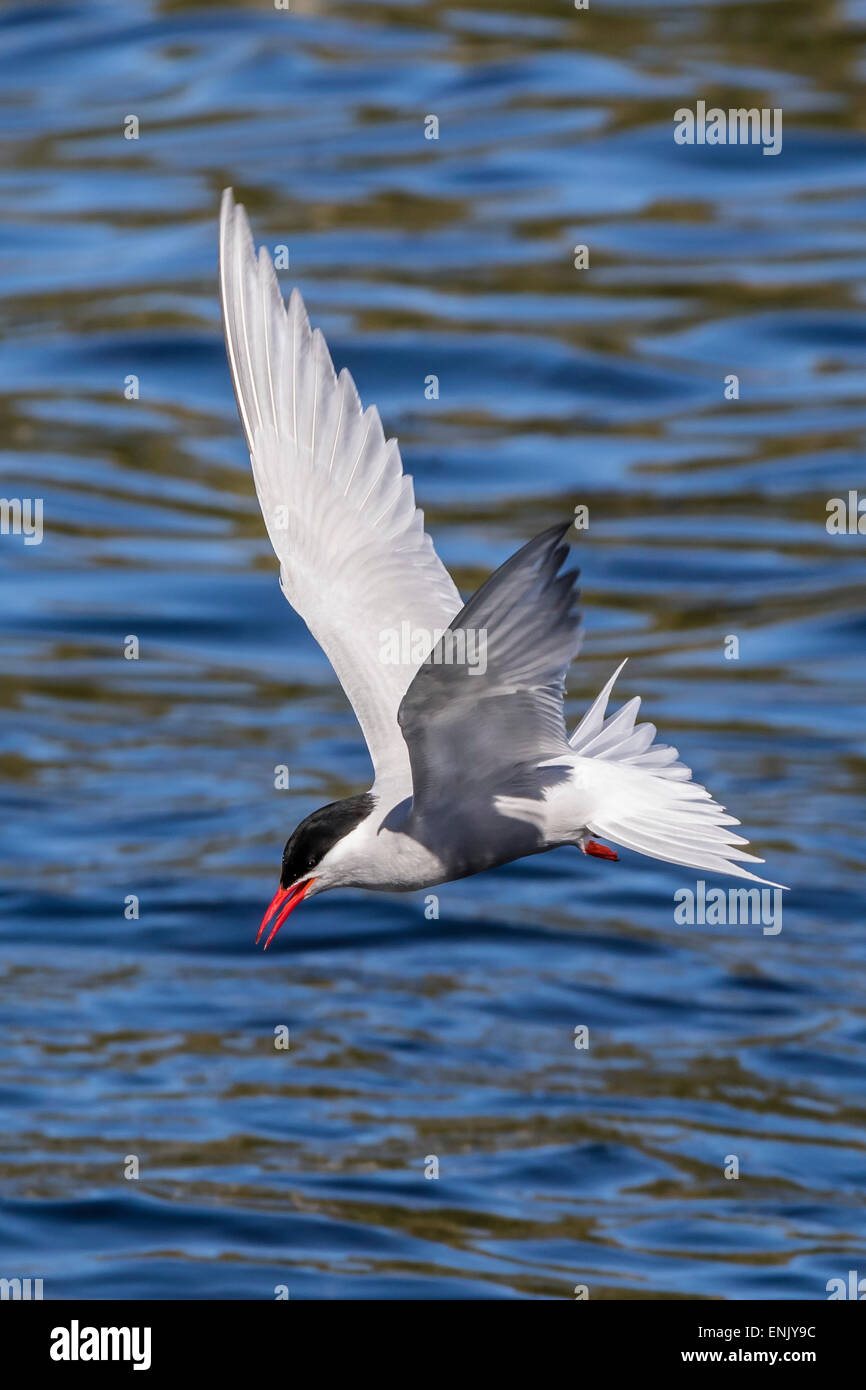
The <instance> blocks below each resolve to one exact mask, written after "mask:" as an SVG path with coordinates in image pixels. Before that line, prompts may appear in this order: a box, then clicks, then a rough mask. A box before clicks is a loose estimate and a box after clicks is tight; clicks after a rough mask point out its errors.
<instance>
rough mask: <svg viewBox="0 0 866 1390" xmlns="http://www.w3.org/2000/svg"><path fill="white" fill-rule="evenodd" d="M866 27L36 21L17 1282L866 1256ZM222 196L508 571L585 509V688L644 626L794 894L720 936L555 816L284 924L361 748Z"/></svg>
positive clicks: (713, 1276)
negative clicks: (860, 516) (258, 419)
mask: <svg viewBox="0 0 866 1390" xmlns="http://www.w3.org/2000/svg"><path fill="white" fill-rule="evenodd" d="M864 26H866V7H864V5H863V4H862V3H858V2H857V0H854V2H852V3H850V4H847V5H845V4H834V3H827V4H824V5H822V6H815V5H813V4H806V3H802V0H800V2H799V3H798V0H788V2H787V3H785V4H781V3H763V4H761V3H754V2H753V3H749V4H748V5H745V4H742V5H741V4H722V3H720V4H702V5H698V4H694V3H689V4H685V3H682V4H668V5H652V6H650V5H648V4H646V3H640V0H635V2H634V3H631V4H629V3H617V2H616V0H609V2H608V3H605V4H596V3H595V0H593V3H592V8H591V10H590V11H588V12H582V13H579V12H576V11H574V10H573V9H572V8H571V7H570V5H569V4H568V3H566V0H535V3H534V4H533V5H532V7H528V6H526V5H525V4H523V3H518V0H496V3H492V0H470V3H468V4H466V5H463V6H458V7H450V6H449V5H447V4H445V3H442V2H441V0H416V3H403V4H397V3H394V4H390V5H385V4H383V5H379V4H371V3H365V4H358V3H351V4H350V3H348V0H347V2H346V3H342V4H341V3H331V0H321V3H320V0H296V3H295V4H294V6H293V10H292V12H291V13H288V14H287V13H281V12H277V11H273V12H272V11H271V10H269V9H268V8H267V6H263V5H258V4H250V5H248V6H243V5H237V6H234V7H224V8H213V7H211V6H203V5H200V4H199V5H193V4H182V3H165V4H163V5H147V4H141V3H135V2H132V3H125V4H123V5H117V4H116V3H105V4H103V3H81V4H74V5H70V6H51V7H48V6H44V7H43V6H31V5H27V6H21V7H17V8H16V7H11V8H9V7H7V8H5V9H4V10H3V12H2V15H0V92H2V104H0V120H2V126H3V129H4V131H5V134H6V136H7V139H6V142H5V145H4V148H3V151H2V155H0V160H2V164H0V190H2V221H0V283H2V290H3V303H2V320H0V381H2V396H0V409H2V425H3V431H2V438H3V465H4V478H3V484H2V487H3V492H4V495H5V496H7V497H18V496H22V497H37V496H38V497H42V498H43V499H44V517H45V536H44V540H43V543H42V544H41V545H38V546H37V545H32V546H26V545H24V543H23V538H22V537H20V536H3V537H2V538H0V566H2V578H3V615H4V622H5V629H4V634H3V648H2V649H3V662H2V670H0V700H2V708H3V714H4V719H3V724H2V758H0V770H2V780H0V793H2V801H3V816H2V822H3V824H2V846H0V862H2V867H3V869H4V874H3V884H4V886H3V898H4V906H5V915H4V925H3V928H2V931H3V965H2V976H0V978H2V990H0V1007H2V1024H3V1045H2V1052H0V1109H2V1114H0V1132H2V1142H0V1186H2V1193H3V1210H2V1226H0V1266H2V1267H0V1275H2V1276H6V1277H11V1276H14V1275H21V1276H23V1275H27V1274H29V1275H31V1276H34V1277H42V1278H43V1279H44V1281H45V1295H46V1297H59V1296H83V1297H94V1298H104V1297H117V1296H121V1297H127V1298H133V1297H160V1298H220V1297H224V1298H225V1297H227V1298H256V1299H261V1298H272V1297H273V1296H274V1288H275V1286H276V1285H280V1284H284V1285H287V1286H288V1288H289V1290H290V1292H291V1296H292V1297H293V1298H294V1297H312V1298H331V1297H339V1298H352V1297H357V1296H361V1297H368V1298H369V1297H374V1298H391V1297H398V1298H413V1297H417V1298H440V1297H451V1298H455V1297H457V1298H464V1297H465V1298H477V1297H482V1298H490V1297H520V1298H525V1297H553V1298H570V1297H572V1290H573V1288H574V1285H575V1284H578V1283H583V1284H586V1285H587V1286H588V1288H589V1291H590V1297H592V1298H599V1297H627V1298H631V1297H653V1298H658V1297H674V1296H678V1297H682V1296H687V1297H708V1298H719V1297H722V1298H737V1297H740V1298H743V1297H746V1298H768V1297H773V1296H780V1297H783V1298H791V1299H800V1298H823V1297H825V1284H826V1281H827V1280H828V1279H829V1278H832V1277H836V1276H844V1275H845V1274H846V1272H847V1270H848V1269H849V1268H859V1270H860V1273H861V1274H866V1250H864V1229H866V1222H864V1206H866V1163H864V1158H866V1154H864V1120H866V1091H864V1081H866V1060H864V1044H866V985H864V970H866V941H864V927H863V917H862V911H861V906H860V904H861V896H860V893H859V891H858V890H859V888H860V876H861V874H862V869H863V858H864V856H863V837H862V829H861V828H860V827H861V826H862V811H861V800H860V796H859V795H858V793H860V792H861V791H862V782H863V757H864V739H863V724H862V707H863V702H864V694H866V691H864V666H863V660H862V651H863V635H864V618H863V611H864V610H863V599H864V593H863V590H864V560H863V546H864V540H863V538H862V537H857V536H851V535H843V536H835V535H829V534H828V532H827V530H826V527H825V519H826V503H827V499H828V498H830V497H834V496H847V492H848V490H849V489H852V488H855V489H856V488H857V487H858V485H860V484H862V482H863V465H862V438H863V426H864V404H863V388H862V381H863V368H864V362H866V326H864V325H866V320H864V315H863V284H864V269H866V251H864V245H866V241H864V233H866V160H864V154H866V141H864V135H863V125H864V119H866V112H864V104H863V95H862V76H863V71H864V47H863V38H864ZM701 98H703V99H706V100H707V101H708V102H709V103H713V102H716V103H718V104H719V105H722V106H724V107H727V106H729V105H757V106H769V107H782V108H783V110H784V120H785V125H784V148H783V152H782V154H781V155H780V156H778V157H777V158H766V157H762V156H761V153H760V150H758V149H753V148H742V147H740V148H710V147H706V146H704V147H699V146H694V147H677V146H676V145H675V144H674V142H673V139H672V115H673V111H674V110H675V109H676V108H678V107H680V106H682V105H691V106H693V105H694V103H695V102H696V101H697V100H698V99H701ZM129 115H137V116H138V118H139V122H140V138H139V139H138V140H137V141H134V140H126V139H124V138H123V127H124V121H125V119H126V118H127V117H128V116H129ZM429 115H437V116H438V118H439V122H440V132H439V139H438V141H433V140H425V138H424V122H425V117H427V116H429ZM227 184H232V185H234V186H235V188H236V189H237V191H238V194H239V196H240V197H242V198H243V199H244V201H245V202H246V203H247V205H248V207H249V209H250V213H251V217H252V220H253V223H254V226H255V230H256V233H257V236H258V237H259V238H260V239H261V240H263V241H264V242H265V243H266V244H267V245H268V246H270V247H271V248H273V247H274V246H278V245H285V246H287V247H288V248H289V251H290V257H291V268H290V270H289V271H287V272H283V280H284V283H285V285H286V287H288V286H289V284H290V283H292V282H293V281H297V282H298V283H299V284H300V285H301V287H302V289H303V291H304V294H305V297H306V299H307V303H308V306H309V308H310V312H311V314H312V316H313V319H314V321H315V322H317V323H318V324H320V325H321V326H322V327H323V329H324V330H325V332H326V334H327V336H328V339H329V342H330V345H331V349H332V352H333V355H334V357H335V359H336V361H337V363H338V365H347V366H348V367H349V368H350V369H351V371H352V372H353V373H354V374H355V377H356V380H357V382H358V384H359V388H360V390H361V393H362V396H363V397H364V399H365V400H367V401H375V402H376V403H377V404H378V405H379V407H380V410H381V413H382V416H383V419H384V421H385V424H386V428H387V430H388V431H389V432H390V433H396V434H398V435H399V437H400V440H401V443H402V447H403V455H404V459H405V461H406V465H407V467H408V468H409V469H410V470H411V471H412V472H413V473H414V475H415V478H416V487H417V492H418V496H419V500H420V502H421V504H422V505H423V506H424V507H425V510H426V514H427V518H428V525H429V527H430V529H431V531H432V532H433V534H434V536H435V539H436V542H437V546H438V548H439V550H440V553H441V554H442V556H443V558H444V560H445V562H446V563H447V564H448V565H449V566H450V567H451V568H452V570H453V572H454V574H455V577H456V578H457V581H458V583H459V585H460V586H461V588H462V589H463V590H464V591H467V590H469V589H471V588H472V587H473V586H474V585H475V584H476V583H477V582H479V581H480V580H481V579H482V578H483V577H484V575H485V574H486V573H487V572H488V570H489V568H490V567H492V566H493V565H495V564H497V563H499V562H500V561H501V560H503V559H504V558H505V557H506V556H507V555H508V554H509V553H510V552H511V551H512V550H514V549H515V548H516V547H517V546H518V545H519V544H520V543H522V542H523V541H524V540H525V539H527V538H528V537H529V536H530V535H532V534H533V533H535V532H536V531H538V530H540V529H542V528H543V527H544V526H546V525H549V524H552V523H553V522H554V521H556V520H558V519H560V518H561V517H563V516H567V515H568V514H569V513H570V512H571V511H572V510H573V508H574V507H575V505H577V504H581V503H582V504H584V505H586V506H588V507H589V513H590V526H589V529H588V530H587V531H586V532H585V536H584V540H583V543H582V545H581V547H580V549H581V555H580V560H581V564H582V569H583V580H584V596H585V604H586V620H587V637H586V642H585V646H584V651H583V654H582V656H581V657H580V659H579V661H578V662H577V663H576V665H575V667H574V669H573V672H572V676H571V681H570V693H569V722H570V723H572V722H574V721H575V720H576V719H577V718H578V716H579V714H580V712H581V711H582V709H583V708H584V707H585V704H586V701H587V699H588V698H589V697H590V696H591V695H592V694H594V693H595V691H596V689H597V688H598V687H599V686H600V685H601V683H602V682H603V680H604V679H605V678H606V676H607V675H608V674H609V673H610V671H611V670H612V668H613V666H614V664H615V663H616V662H618V661H619V659H620V658H621V657H622V656H625V655H630V656H631V658H632V659H631V661H630V663H629V665H628V667H627V668H626V670H625V672H624V673H623V676H622V678H621V681H620V693H621V695H622V696H632V695H634V694H638V693H639V694H641V695H642V696H643V697H644V700H645V710H646V713H647V715H648V717H649V718H651V719H652V720H653V721H654V722H657V723H658V724H659V726H660V728H661V729H662V731H663V733H664V735H665V738H666V739H669V740H670V741H672V742H675V743H676V744H677V745H678V746H679V747H680V749H681V751H682V753H683V756H684V757H685V759H686V761H688V762H689V764H690V765H691V766H693V767H694V768H695V769H696V770H697V771H698V772H699V774H700V776H701V777H702V778H703V779H705V780H706V781H707V782H708V784H709V785H710V787H711V788H712V789H713V790H714V791H715V793H716V795H717V796H718V797H719V798H720V799H721V800H722V801H723V802H726V803H728V804H729V805H730V807H731V808H732V809H733V811H734V813H735V814H736V815H738V816H739V817H740V818H741V819H742V821H743V823H744V827H745V829H746V832H747V833H748V834H749V835H750V837H753V838H754V840H755V843H756V846H757V849H758V852H759V853H762V854H764V855H765V856H766V858H767V860H768V865H769V869H770V877H771V878H777V879H779V880H781V881H782V882H785V883H788V884H790V885H791V886H792V889H791V892H790V894H789V895H788V897H787V898H786V901H785V917H784V928H783V931H782V932H781V934H779V935H777V936H766V935H764V934H763V933H762V931H761V928H760V926H749V925H745V926H737V925H730V926H715V927H711V926H703V927H698V926H696V927H687V926H679V925H677V924H676V923H675V921H674V915H673V895H674V893H675V892H676V891H677V890H678V889H680V888H683V887H688V886H690V885H691V886H692V887H693V886H694V881H695V880H694V875H689V873H688V871H686V870H677V869H675V868H672V867H668V866H665V865H661V864H656V863H652V862H650V861H647V860H643V859H639V858H638V857H637V856H635V855H632V854H629V853H627V852H626V853H623V854H622V857H621V862H620V863H619V864H616V865H613V864H608V863H603V862H590V861H589V860H585V859H583V858H582V857H580V856H579V855H577V854H575V853H574V852H573V851H568V850H561V851H558V852H556V853H554V854H550V855H546V856H542V857H539V858H535V859H531V860H529V861H526V862H524V863H521V864H518V865H512V866H509V867H507V868H505V869H502V870H499V871H497V872H494V873H489V874H486V875H483V876H481V877H479V878H477V879H467V880H464V881H461V882H459V883H456V884H454V885H451V886H447V887H444V888H442V889H441V890H439V899H440V915H439V919H438V920H427V918H426V917H425V901H424V895H422V894H416V895H409V896H407V897H403V898H401V897H386V896H383V897H381V898H378V897H373V896H364V895H362V894H354V893H343V894H334V895H331V896H327V897H325V898H321V899H318V900H317V901H316V902H315V903H314V904H311V905H310V906H309V907H308V908H304V909H302V910H301V911H300V912H298V913H297V914H296V915H295V916H294V917H293V918H292V919H291V928H292V929H291V930H289V929H288V928H287V929H285V930H284V931H283V932H282V933H281V935H280V937H279V939H278V941H277V942H276V943H275V946H274V947H273V948H272V949H271V951H270V952H269V953H268V955H267V956H266V957H263V956H262V955H261V953H260V952H259V951H256V950H255V949H254V948H253V945H252V938H253V935H254V932H255V928H256V926H257V924H258V920H259V917H260V915H261V911H262V909H263V907H264V904H265V902H266V901H267V900H268V898H269V897H270V896H271V894H272V892H273V890H274V887H275V884H276V877H277V872H278V865H279V857H280V852H281V849H282V845H283V842H284V840H285V838H286V836H287V834H288V833H289V831H290V830H291V829H292V827H293V826H294V824H295V823H296V822H297V821H298V820H299V819H300V818H301V817H302V816H303V815H305V814H306V813H307V812H308V811H309V810H311V809H312V808H313V807H315V806H316V805H319V804H321V803H322V802H324V801H327V800H331V799H333V798H334V797H336V796H340V795H346V794H349V793H350V792H352V791H355V790H359V789H362V788H363V787H365V786H366V785H367V777H368V767H367V759H366V754H365V751H364V748H363V744H362V742H361V739H360V736H359V733H358V730H357V727H356V725H355V722H354V719H353V716H352V714H351V711H350V710H349V709H348V707H347V705H346V703H345V701H344V699H343V697H342V695H341V692H340V690H339V688H338V686H337V685H336V682H335V680H334V679H333V678H332V676H331V673H330V670H329V668H328V666H327V664H326V662H325V660H324V658H323V656H322V655H321V653H320V652H319V650H318V648H317V647H316V646H315V644H314V643H313V641H312V639H311V638H310V637H309V636H308V635H307V633H306V631H305V629H304V628H303V625H302V624H301V622H300V621H299V620H298V619H297V618H296V617H295V615H294V614H293V613H292V612H291V611H290V610H289V609H288V607H287V605H286V604H285V603H284V601H283V599H282V597H281V596H280V593H279V590H278V587H277V583H276V578H275V572H274V563H273V559H272V556H271V553H270V550H269V547H268V544H267V541H266V538H265V536H264V532H263V528H262V525H261V521H260V517H259V514H258V510H257V506H256V503H255V499H254V494H253V488H252V483H251V478H250V474H249V467H248V462H247V460H246V457H245V451H244V446H243V443H242V439H241V433H240V428H239V425H238V420H237V416H236V412H235V406H234V401H233V397H232V393H231V388H230V383H229V379H228V374H227V369H226V365H225V358H224V352H223V346H222V339H221V331H220V323H219V314H218V305H217V297H216V288H215V248H216V239H215V238H216V228H215V219H216V215H217V208H218V200H219V194H220V191H221V189H222V188H223V187H224V186H225V185H227ZM580 243H585V244H586V245H588V246H589V248H590V267H589V269H588V270H583V271H578V270H575V268H574V265H573V257H574V252H573V248H574V246H575V245H577V244H580ZM731 373H734V374H736V375H737V376H738V377H739V381H740V398H739V400H736V401H731V400H726V399H725V397H724V382H725V378H726V376H728V375H729V374H731ZM430 374H435V375H437V376H438V377H439V380H440V396H439V399H438V400H432V401H431V400H427V399H425V392H424V384H425V378H426V377H427V376H428V375H430ZM130 375H135V376H136V377H138V379H139V382H140V398H139V399H138V400H137V401H136V400H127V399H125V397H124V384H125V381H126V379H127V378H128V377H129V376H130ZM130 635H136V636H137V637H138V638H139V641H140V659H139V660H138V661H127V660H125V659H124V656H123V651H124V642H125V639H126V638H127V637H129V636H130ZM730 636H737V637H738V638H739V659H738V660H726V659H725V655H724V652H725V643H726V639H727V638H728V637H730ZM281 763H285V764H287V765H288V766H289V768H290V770H291V789H290V790H287V791H277V790H275V788H274V768H275V766H276V765H277V764H281ZM710 882H711V883H717V882H718V883H722V882H724V881H722V880H713V879H712V878H710ZM129 894H135V895H137V896H138V897H139V899H140V917H139V919H138V920H127V919H126V918H125V916H124V902H125V900H126V898H127V895H129ZM580 1025H585V1026H587V1027H588V1028H589V1036H590V1047H589V1049H588V1050H578V1049H576V1048H575V1046H574V1029H575V1027H578V1026H580ZM281 1026H285V1027H287V1028H288V1029H289V1030H290V1035H291V1047H290V1049H289V1050H283V1051H280V1050H277V1049H275V1046H274V1038H275V1029H279V1028H280V1027H281ZM132 1155H134V1156H137V1157H138V1159H139V1161H140V1177H139V1179H138V1180H137V1181H136V1180H129V1179H127V1178H126V1177H125V1176H124V1172H125V1167H127V1166H128V1164H127V1158H128V1156H132ZM729 1155H735V1156H737V1157H738V1159H739V1163H740V1177H739V1179H738V1180H737V1181H733V1180H729V1179H727V1178H726V1177H725V1176H724V1169H725V1164H726V1161H727V1158H728V1156H729ZM428 1156H436V1157H437V1158H438V1161H439V1178H438V1180H428V1179H426V1178H425V1176H424V1173H425V1160H426V1159H427V1157H428Z"/></svg>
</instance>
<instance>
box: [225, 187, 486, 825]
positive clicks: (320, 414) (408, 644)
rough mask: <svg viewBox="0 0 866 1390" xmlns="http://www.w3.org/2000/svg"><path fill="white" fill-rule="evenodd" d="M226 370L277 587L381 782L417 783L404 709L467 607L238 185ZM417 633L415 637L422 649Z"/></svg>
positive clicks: (397, 787) (390, 451) (229, 222)
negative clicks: (258, 236) (316, 649)
mask: <svg viewBox="0 0 866 1390" xmlns="http://www.w3.org/2000/svg"><path fill="white" fill-rule="evenodd" d="M220 292H221V297H222V308H223V322H224V327H225V336H226V349H227V352H228V359H229V366H230V368H231V373H232V379H233V381H234V387H235V394H236V396H237V402H238V410H239V412H240V417H241V422H242V424H243V427H244V433H245V434H246V437H247V444H248V446H249V450H250V460H251V462H252V466H253V476H254V478H255V484H256V492H257V494H258V499H259V505H260V507H261V509H262V516H263V517H264V521H265V526H266V527H267V530H268V535H269V537H270V540H271V544H272V546H273V547H274V551H275V552H276V555H277V558H278V559H279V561H280V583H281V585H282V589H283V593H284V594H285V596H286V598H287V599H288V601H289V603H290V604H291V605H292V607H293V608H294V609H296V611H297V612H298V613H299V614H300V616H301V617H302V618H303V619H304V622H305V623H306V624H307V627H308V628H309V629H310V632H311V633H312V634H313V636H314V637H315V639H316V641H317V642H318V643H319V645H320V647H321V648H322V650H323V651H324V652H325V654H326V656H327V657H328V659H329V660H330V662H331V665H332V666H333V668H334V670H335V671H336V673H337V677H338V679H339V681H340V684H341V685H342V687H343V689H344V691H345V692H346V694H347V696H348V697H349V699H350V700H351V702H352V706H353V708H354V710H355V714H356V715H357V717H358V722H359V724H360V725H361V729H362V730H363V733H364V737H365V739H366V740H367V747H368V748H369V750H370V756H371V758H372V760H373V767H374V770H375V788H376V790H377V791H378V792H380V793H381V792H382V791H383V788H384V786H385V785H386V784H387V786H388V789H389V792H393V794H394V797H395V799H400V797H401V796H404V795H405V796H409V795H411V791H412V782H411V774H410V770H409V758H408V754H407V751H406V745H405V743H404V740H403V735H402V733H401V731H400V728H399V725H398V723H397V709H398V706H399V704H400V701H401V699H402V697H403V695H404V693H405V691H406V689H407V688H408V686H409V683H410V681H411V679H412V677H413V675H414V674H415V671H416V670H417V668H418V665H419V664H420V661H421V660H422V659H423V657H424V656H425V655H426V648H424V649H422V644H423V639H424V635H425V634H429V636H430V642H428V643H427V647H429V645H430V644H431V642H432V639H433V638H434V637H435V635H436V634H437V631H438V630H441V629H443V628H446V627H447V626H448V624H449V623H450V621H451V619H452V618H453V617H454V614H455V613H457V612H458V611H459V609H460V608H461V606H462V604H461V599H460V595H459V594H458V592H457V590H456V588H455V587H454V584H453V581H452V580H451V577H450V575H449V574H448V571H447V570H446V569H445V567H444V565H443V564H442V562H441V560H440V559H439V557H438V556H437V554H436V552H435V550H434V549H433V543H432V541H431V540H430V537H429V536H428V535H426V533H425V531H424V517H423V513H422V512H421V511H420V510H419V509H418V508H417V507H416V506H415V496H414V492H413V489H412V479H411V478H410V477H409V476H408V475H406V474H404V473H403V466H402V463H401V461H400V452H399V450H398V448H397V441H396V440H394V439H390V440H387V441H386V439H385V436H384V433H383V431H382V425H381V422H380V420H379V415H378V412H377V410H376V408H375V406H371V407H370V408H369V409H367V410H362V408H361V403H360V401H359V399H358V393H357V391H356V390H355V386H354V383H353V381H352V378H351V377H350V375H349V373H348V372H347V371H346V370H345V369H344V370H343V371H341V372H340V375H339V377H337V376H336V374H335V372H334V367H333V364H332V362H331V357H330V354H329V352H328V349H327V346H326V343H325V340H324V338H323V337H322V334H321V332H320V331H319V330H318V329H316V330H315V332H311V331H310V325H309V321H308V319H307V314H306V310H305V309H304V304H303V300H302V299H301V296H300V294H299V293H298V291H297V290H293V291H292V294H291V298H290V299H289V304H288V309H287V308H286V306H285V304H284V303H283V298H282V295H281V293H280V288H279V285H278V283H277V277H276V274H275V272H274V268H273V266H272V264H271V261H270V257H269V256H268V254H267V252H266V251H265V249H264V248H262V249H261V250H260V252H259V256H258V259H256V255H255V249H254V246H253V242H252V237H251V235H250V229H249V224H248V222H247V218H246V214H245V212H244V209H243V207H242V206H240V204H237V205H236V204H235V201H234V198H233V196H232V193H231V190H230V189H227V190H226V191H225V193H224V194H223V202H222V211H221V216H220ZM413 638H417V639H418V644H417V657H416V659H413V653H412V646H413V645H414V644H413V640H412V639H413Z"/></svg>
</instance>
